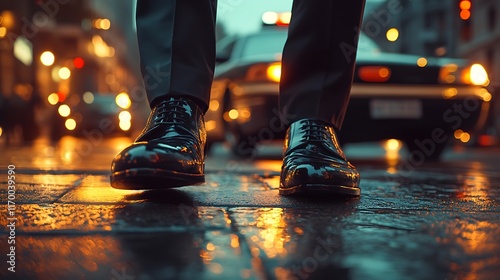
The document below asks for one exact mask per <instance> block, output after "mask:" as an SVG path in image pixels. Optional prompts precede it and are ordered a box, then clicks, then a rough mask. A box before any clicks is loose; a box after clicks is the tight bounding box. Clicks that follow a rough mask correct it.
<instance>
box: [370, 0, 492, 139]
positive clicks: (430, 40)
mask: <svg viewBox="0 0 500 280" xmlns="http://www.w3.org/2000/svg"><path fill="white" fill-rule="evenodd" d="M368 1H372V0H368ZM374 4H377V1H375V3H374ZM363 31H364V32H365V34H367V35H368V36H370V37H371V38H372V39H374V40H375V41H376V42H377V43H378V44H379V45H380V46H381V48H382V50H384V51H389V52H401V53H408V54H415V55H421V56H444V57H460V58H466V59H469V60H470V61H471V62H474V63H481V64H482V65H483V66H484V67H485V68H486V70H487V71H488V74H489V77H490V81H491V83H490V85H489V90H490V91H491V92H492V93H493V96H494V101H493V110H492V111H491V117H490V118H489V120H488V123H487V126H488V127H496V128H495V129H494V132H491V134H495V135H497V136H498V137H499V138H500V113H499V112H500V1H498V0H418V1H412V0H385V1H378V5H376V7H374V8H372V9H371V10H369V11H366V14H365V20H364V26H363ZM488 133H490V132H488ZM499 142H500V141H499Z"/></svg>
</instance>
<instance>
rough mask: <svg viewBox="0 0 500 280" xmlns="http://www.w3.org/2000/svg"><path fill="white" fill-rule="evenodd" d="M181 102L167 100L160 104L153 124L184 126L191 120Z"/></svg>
mask: <svg viewBox="0 0 500 280" xmlns="http://www.w3.org/2000/svg"><path fill="white" fill-rule="evenodd" d="M185 106H187V105H185V103H184V102H182V101H181V100H166V101H163V102H161V103H160V104H158V106H157V108H156V113H155V115H154V117H153V120H152V121H153V124H154V125H157V124H184V123H186V122H187V120H189V117H190V116H189V114H188V113H187V110H186V108H185Z"/></svg>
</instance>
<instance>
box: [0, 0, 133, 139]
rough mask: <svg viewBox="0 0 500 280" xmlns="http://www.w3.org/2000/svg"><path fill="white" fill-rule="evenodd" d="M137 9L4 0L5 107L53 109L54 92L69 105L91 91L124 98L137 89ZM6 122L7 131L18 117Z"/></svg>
mask: <svg viewBox="0 0 500 280" xmlns="http://www.w3.org/2000/svg"><path fill="white" fill-rule="evenodd" d="M134 4H135V3H134V1H133V0H127V1H123V0H122V1H94V0H36V1H1V2H0V97H1V98H2V99H0V106H1V104H2V102H3V101H5V100H11V101H12V100H14V99H16V98H17V99H19V98H18V97H20V99H21V100H24V101H26V102H28V103H30V102H31V103H33V102H35V103H37V104H38V105H46V106H49V103H53V102H54V100H53V99H52V100H50V98H48V97H49V96H50V95H51V94H52V93H56V95H57V99H58V101H63V100H64V99H65V98H66V97H67V96H71V95H81V94H83V93H84V92H86V91H91V92H105V93H119V92H122V91H126V92H129V90H131V89H132V88H133V87H135V86H137V84H138V71H137V68H138V67H137V62H136V61H135V60H134V59H135V58H136V57H137V56H136V44H134V42H133V41H132V40H133V39H132V38H135V35H133V32H134V30H133V28H132V25H133V15H132V12H133V6H134ZM52 96H55V95H52ZM33 99H35V100H38V101H33ZM1 100H3V101H1ZM9 102H10V101H9ZM3 103H5V102H3ZM7 118H8V119H7ZM0 121H2V122H0V128H1V127H2V123H3V127H4V131H5V126H11V125H13V124H15V123H16V122H17V121H18V118H17V115H16V116H12V115H8V116H4V117H3V120H2V119H0ZM30 122H31V123H32V125H33V120H30ZM31 129H32V127H30V128H28V129H23V130H25V131H24V132H23V133H24V134H26V131H30V130H31ZM0 134H1V130H0Z"/></svg>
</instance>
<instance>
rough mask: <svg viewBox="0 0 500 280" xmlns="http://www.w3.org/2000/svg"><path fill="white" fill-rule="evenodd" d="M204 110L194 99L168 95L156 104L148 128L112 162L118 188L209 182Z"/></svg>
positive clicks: (114, 181)
mask: <svg viewBox="0 0 500 280" xmlns="http://www.w3.org/2000/svg"><path fill="white" fill-rule="evenodd" d="M205 143H206V131H205V124H204V120H203V112H202V111H201V110H200V108H199V107H198V106H197V105H196V104H195V103H194V102H193V101H191V100H188V99H183V98H168V99H166V100H163V101H161V102H160V103H159V104H158V105H156V106H155V107H154V109H153V111H152V112H151V114H150V116H149V119H148V121H147V123H146V127H145V128H144V130H143V131H142V132H141V134H140V135H139V137H138V138H137V139H136V140H135V142H134V143H133V144H132V145H130V146H129V147H127V148H125V150H123V151H122V152H121V153H119V154H118V155H117V156H116V157H115V158H114V159H113V163H112V165H111V178H110V179H111V186H112V187H113V188H117V189H134V190H138V189H160V188H172V187H180V186H186V185H192V184H197V183H202V182H204V181H205V173H204V166H205V153H204V149H205Z"/></svg>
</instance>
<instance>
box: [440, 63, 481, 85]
mask: <svg viewBox="0 0 500 280" xmlns="http://www.w3.org/2000/svg"><path fill="white" fill-rule="evenodd" d="M439 81H440V82H441V83H444V84H460V83H461V84H466V85H476V86H487V85H488V84H489V83H490V79H489V78H488V72H486V69H484V67H483V66H482V65H481V64H478V63H476V64H473V65H472V66H470V67H459V66H458V65H456V64H448V65H445V66H443V67H442V68H441V71H440V73H439Z"/></svg>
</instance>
